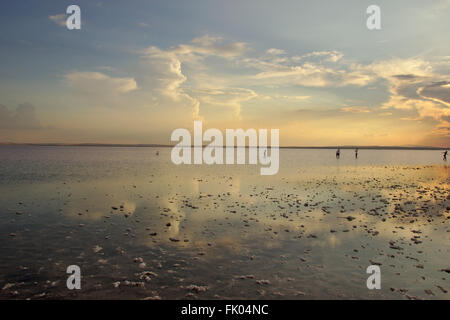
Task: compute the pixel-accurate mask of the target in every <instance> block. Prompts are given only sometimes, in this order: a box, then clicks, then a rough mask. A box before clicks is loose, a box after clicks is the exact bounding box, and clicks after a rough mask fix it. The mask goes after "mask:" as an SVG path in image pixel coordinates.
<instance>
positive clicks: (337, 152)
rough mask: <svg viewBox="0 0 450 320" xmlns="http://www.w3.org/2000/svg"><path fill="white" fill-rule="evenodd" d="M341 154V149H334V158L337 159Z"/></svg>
mask: <svg viewBox="0 0 450 320" xmlns="http://www.w3.org/2000/svg"><path fill="white" fill-rule="evenodd" d="M340 156H341V149H339V148H338V149H337V150H336V159H339V157H340Z"/></svg>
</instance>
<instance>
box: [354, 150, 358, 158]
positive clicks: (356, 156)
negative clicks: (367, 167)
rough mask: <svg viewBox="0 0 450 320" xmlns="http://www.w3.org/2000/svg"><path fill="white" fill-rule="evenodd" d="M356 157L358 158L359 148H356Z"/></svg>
mask: <svg viewBox="0 0 450 320" xmlns="http://www.w3.org/2000/svg"><path fill="white" fill-rule="evenodd" d="M355 159H358V148H356V149H355Z"/></svg>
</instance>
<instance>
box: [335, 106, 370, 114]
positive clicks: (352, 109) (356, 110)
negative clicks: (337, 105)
mask: <svg viewBox="0 0 450 320" xmlns="http://www.w3.org/2000/svg"><path fill="white" fill-rule="evenodd" d="M341 111H343V112H351V113H368V112H370V109H369V108H367V107H344V108H341Z"/></svg>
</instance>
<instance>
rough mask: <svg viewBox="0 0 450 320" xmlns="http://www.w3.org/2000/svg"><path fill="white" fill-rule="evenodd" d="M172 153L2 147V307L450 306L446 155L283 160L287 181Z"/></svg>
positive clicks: (310, 155) (285, 155)
mask: <svg viewBox="0 0 450 320" xmlns="http://www.w3.org/2000/svg"><path fill="white" fill-rule="evenodd" d="M157 150H159V152H160V154H159V156H157V155H156V151H157ZM170 151H171V149H168V148H159V149H156V148H132V147H130V148H125V147H32V146H7V147H0V182H1V184H0V194H1V195H2V196H1V197H0V230H1V232H0V241H1V244H2V245H1V247H0V256H1V257H2V258H1V259H0V298H3V299H5V298H7V299H10V298H19V299H23V298H31V299H43V298H44V299H45V298H46V299H49V298H50V299H51V298H121V299H128V298H130V299H140V298H162V299H184V298H188V299H190V298H192V299H195V298H199V299H200V298H204V299H213V298H236V299H265V298H267V299H322V298H326V299H355V298H356V299H358V298H360V299H386V298H393V299H405V298H424V299H449V298H450V296H449V293H448V290H450V281H449V279H450V275H449V274H448V273H447V272H446V271H442V270H443V269H449V268H450V254H449V248H450V246H449V245H450V233H449V225H450V223H449V222H450V220H449V217H450V196H449V170H448V166H447V165H446V164H445V163H444V162H443V161H442V159H441V155H440V152H439V151H410V150H398V151H397V150H389V151H386V150H360V153H359V159H357V160H355V159H354V158H353V151H352V150H342V153H341V159H339V160H336V159H335V157H334V150H294V149H281V150H280V170H279V173H278V174H277V175H274V176H260V175H259V165H213V166H207V165H190V166H189V165H181V166H175V165H173V164H172V163H171V161H170ZM113 207H114V208H113ZM348 217H351V218H348ZM353 218H354V219H353ZM135 261H136V262H135ZM141 261H143V263H142V262H141ZM374 263H375V264H380V268H381V290H368V289H367V286H366V280H367V278H368V276H369V275H368V274H366V268H367V267H368V266H369V265H371V264H374ZM73 264H75V265H78V266H80V267H81V272H82V289H81V290H68V289H67V288H66V279H67V277H68V275H67V274H66V268H67V266H69V265H73ZM146 271H149V272H147V273H146ZM118 282H120V283H118ZM113 283H115V285H113ZM445 291H447V293H446V292H445Z"/></svg>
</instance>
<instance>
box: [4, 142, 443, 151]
mask: <svg viewBox="0 0 450 320" xmlns="http://www.w3.org/2000/svg"><path fill="white" fill-rule="evenodd" d="M2 146H48V147H148V148H173V147H175V146H176V144H174V145H170V144H156V143H56V142H55V143H52V142H44V143H39V142H36V143H35V142H30V143H27V142H25V143H21V142H20V143H15V142H0V147H2ZM206 146H208V145H202V146H201V147H202V148H204V147H206ZM182 147H189V148H198V147H199V146H198V147H197V146H193V145H190V146H188V145H186V146H182ZM222 148H231V147H227V146H222ZM234 148H242V147H241V146H234ZM244 148H251V147H249V146H245V147H244ZM256 148H258V147H256ZM267 148H271V146H267ZM278 148H280V149H337V148H340V149H355V148H358V149H378V150H383V149H384V150H446V149H449V148H448V147H434V146H383V145H328V146H278Z"/></svg>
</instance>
